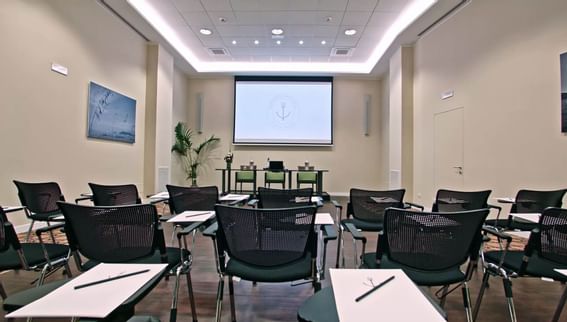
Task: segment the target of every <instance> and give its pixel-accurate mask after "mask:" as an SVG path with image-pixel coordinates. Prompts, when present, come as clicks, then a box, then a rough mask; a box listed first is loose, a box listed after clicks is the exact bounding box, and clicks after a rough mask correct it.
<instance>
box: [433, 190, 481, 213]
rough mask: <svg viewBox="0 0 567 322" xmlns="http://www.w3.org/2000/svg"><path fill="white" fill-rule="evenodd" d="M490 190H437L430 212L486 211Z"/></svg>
mask: <svg viewBox="0 0 567 322" xmlns="http://www.w3.org/2000/svg"><path fill="white" fill-rule="evenodd" d="M491 192H492V191H491V190H482V191H456V190H446V189H439V190H437V196H436V197H435V201H434V203H433V207H431V211H432V212H457V211H467V210H478V209H487V208H489V207H492V206H489V205H488V197H489V196H490V193H491Z"/></svg>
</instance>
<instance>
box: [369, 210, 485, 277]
mask: <svg viewBox="0 0 567 322" xmlns="http://www.w3.org/2000/svg"><path fill="white" fill-rule="evenodd" d="M488 213H489V210H488V209H481V210H472V211H463V212H453V213H431V212H415V211H411V210H404V209H397V208H389V209H387V210H386V214H385V218H384V240H385V242H386V243H385V245H384V244H383V243H382V240H381V243H380V245H379V249H381V250H382V251H383V253H384V254H386V255H387V256H388V257H389V259H390V260H392V261H395V262H398V263H400V264H402V265H405V266H408V267H412V268H415V269H419V270H425V271H440V270H445V269H449V268H454V267H458V266H460V265H462V264H463V263H465V262H466V260H467V258H469V257H470V258H476V257H478V253H479V248H480V244H481V241H482V235H481V233H480V231H481V228H482V224H483V222H484V220H485V218H486V216H487V215H488Z"/></svg>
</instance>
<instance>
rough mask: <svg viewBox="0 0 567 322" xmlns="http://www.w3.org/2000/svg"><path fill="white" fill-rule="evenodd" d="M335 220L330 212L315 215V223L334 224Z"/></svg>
mask: <svg viewBox="0 0 567 322" xmlns="http://www.w3.org/2000/svg"><path fill="white" fill-rule="evenodd" d="M334 224H335V221H334V220H333V217H331V214H330V213H328V212H321V213H319V212H318V213H317V214H316V215H315V225H334Z"/></svg>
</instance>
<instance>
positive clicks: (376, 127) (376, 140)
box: [188, 77, 384, 195]
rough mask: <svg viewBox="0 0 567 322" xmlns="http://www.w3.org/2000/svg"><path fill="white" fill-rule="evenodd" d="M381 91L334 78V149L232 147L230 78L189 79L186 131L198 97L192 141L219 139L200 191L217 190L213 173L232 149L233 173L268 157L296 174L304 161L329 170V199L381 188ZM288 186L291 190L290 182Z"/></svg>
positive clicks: (375, 86) (191, 123)
mask: <svg viewBox="0 0 567 322" xmlns="http://www.w3.org/2000/svg"><path fill="white" fill-rule="evenodd" d="M380 88H381V83H380V81H375V80H357V79H346V78H335V80H334V90H333V95H334V99H333V108H334V116H333V118H334V141H335V144H334V146H333V147H322V148H317V147H316V148H313V147H270V146H266V147H243V146H235V147H232V145H231V142H232V126H233V125H232V122H233V99H234V81H233V78H231V77H226V78H203V79H190V80H189V97H190V98H189V102H190V105H189V106H190V110H189V123H188V125H189V126H190V127H192V128H194V127H195V124H196V121H195V116H196V114H195V96H196V95H197V93H203V96H204V102H205V104H204V120H203V134H202V135H199V136H196V140H197V142H201V141H202V140H203V139H204V138H205V137H208V136H210V135H211V134H214V135H216V136H218V137H220V138H221V147H220V148H219V150H218V151H217V156H218V158H217V159H216V160H215V162H214V166H213V167H212V168H213V169H212V170H211V171H209V172H208V173H207V174H205V175H203V176H202V177H201V178H199V180H198V181H199V185H207V184H215V185H219V186H220V184H221V175H220V173H219V172H216V171H214V168H222V167H224V166H225V163H224V161H223V160H222V157H223V156H224V155H225V154H226V153H227V152H228V151H229V149H232V151H233V152H234V161H233V167H238V166H240V165H241V164H245V163H248V162H249V161H250V160H254V162H255V163H256V164H258V165H259V166H261V167H264V166H265V164H266V160H267V158H268V157H269V158H270V159H271V160H278V159H281V160H284V162H285V165H286V166H287V167H290V168H296V167H297V166H298V165H299V164H302V163H303V162H304V161H305V160H309V162H310V163H311V164H312V165H314V166H316V167H318V168H324V169H329V173H327V174H325V176H324V189H325V190H326V191H328V192H330V193H331V194H335V195H336V194H342V193H347V192H348V190H349V189H350V188H351V187H364V188H376V187H383V186H384V183H383V174H382V172H383V169H382V165H381V161H382V159H381V158H382V153H381V149H382V147H381V145H382V141H381V140H382V138H381V128H380V127H381V126H380V122H381V121H380V114H381V112H380V108H379V107H380V104H381V100H382V99H381V95H380V92H381V91H380ZM365 95H371V96H372V98H371V106H372V110H371V113H370V115H371V122H370V124H371V130H370V135H369V136H365V135H364V122H363V121H364V96H365ZM233 182H234V181H233ZM293 182H294V185H295V179H294V180H293ZM258 184H259V185H263V177H262V178H260V179H259V180H258ZM233 187H234V183H233Z"/></svg>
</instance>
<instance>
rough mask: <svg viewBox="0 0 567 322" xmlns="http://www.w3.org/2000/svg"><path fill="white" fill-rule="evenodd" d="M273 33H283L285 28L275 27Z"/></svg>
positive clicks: (276, 34) (275, 34)
mask: <svg viewBox="0 0 567 322" xmlns="http://www.w3.org/2000/svg"><path fill="white" fill-rule="evenodd" d="M272 35H274V36H279V35H283V29H282V28H274V29H272Z"/></svg>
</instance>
